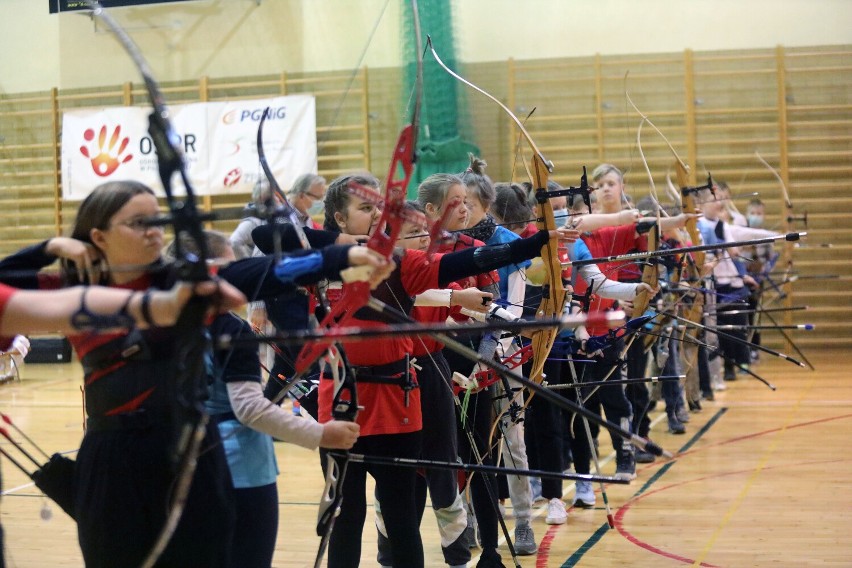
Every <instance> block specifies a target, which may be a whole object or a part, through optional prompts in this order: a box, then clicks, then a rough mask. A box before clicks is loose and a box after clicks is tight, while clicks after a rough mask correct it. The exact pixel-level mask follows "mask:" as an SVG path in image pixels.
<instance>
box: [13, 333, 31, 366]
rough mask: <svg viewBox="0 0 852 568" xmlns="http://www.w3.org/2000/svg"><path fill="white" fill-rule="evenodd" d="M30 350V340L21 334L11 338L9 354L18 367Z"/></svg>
mask: <svg viewBox="0 0 852 568" xmlns="http://www.w3.org/2000/svg"><path fill="white" fill-rule="evenodd" d="M29 352H30V340H29V339H27V338H26V337H25V336H23V335H17V336H15V339H13V340H12V347H11V348H9V354H10V355H11V356H12V359H14V360H15V364H16V365H17V366H18V367H20V366H21V365H23V363H24V357H26V356H27V354H28V353H29Z"/></svg>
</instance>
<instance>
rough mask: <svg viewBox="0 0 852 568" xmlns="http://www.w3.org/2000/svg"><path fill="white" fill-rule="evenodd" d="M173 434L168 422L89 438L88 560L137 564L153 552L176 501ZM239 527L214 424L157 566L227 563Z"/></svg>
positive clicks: (85, 455)
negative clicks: (178, 516)
mask: <svg viewBox="0 0 852 568" xmlns="http://www.w3.org/2000/svg"><path fill="white" fill-rule="evenodd" d="M171 439H172V438H171V432H170V430H169V428H167V427H165V426H163V425H154V426H149V427H147V428H139V429H133V430H115V431H105V432H92V431H89V432H88V433H87V434H86V436H85V437H84V438H83V444H82V445H81V447H80V452H79V453H78V454H77V467H76V470H75V474H74V480H75V488H76V496H75V515H76V518H77V531H78V538H79V541H80V549H81V550H82V552H83V559H84V560H85V563H86V566H87V567H88V568H111V567H114V568H125V567H127V566H139V565H140V564H142V562H143V561H144V559H145V558H146V556H147V555H148V552H149V551H150V550H151V548H152V547H153V545H154V542H155V540H156V538H157V536H158V535H159V533H160V530H161V529H162V527H163V524H164V523H165V520H166V515H167V513H168V511H169V510H170V508H171V505H172V493H173V489H174V486H173V481H174V470H173V468H172V466H171V456H169V450H168V448H169V446H170V442H171ZM205 449H206V450H207V451H205ZM233 530H234V494H233V484H232V482H231V474H230V472H229V470H228V464H227V462H226V461H225V454H224V452H223V450H222V444H221V440H220V438H219V430H218V428H217V427H216V425H214V424H209V425H208V427H207V435H206V437H205V439H204V441H203V442H202V452H201V455H200V457H199V458H198V466H197V468H196V470H195V476H194V477H193V481H192V486H191V488H190V491H189V497H188V499H187V502H186V507H185V509H184V512H183V515H181V518H180V522H179V523H178V526H177V530H175V533H174V535H173V536H172V538H171V540H170V541H169V544H168V546H167V547H166V549H165V551H163V554H162V555H161V556H160V559H159V561H158V562H157V563H156V566H158V567H162V568H165V567H174V568H182V567H186V566H209V567H226V566H228V564H229V560H230V544H231V537H232V534H233Z"/></svg>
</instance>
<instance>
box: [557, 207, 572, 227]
mask: <svg viewBox="0 0 852 568" xmlns="http://www.w3.org/2000/svg"><path fill="white" fill-rule="evenodd" d="M567 218H568V210H567V209H554V210H553V219H554V220H555V221H556V226H557V227H561V226H562V225H564V224H565V220H566V219H567Z"/></svg>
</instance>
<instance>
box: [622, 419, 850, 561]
mask: <svg viewBox="0 0 852 568" xmlns="http://www.w3.org/2000/svg"><path fill="white" fill-rule="evenodd" d="M850 417H852V413H850V414H842V415H840V416H830V417H828V418H820V419H818V420H809V421H807V422H800V423H798V424H793V425H791V426H786V427H779V428H771V429H769V430H763V431H761V432H753V433H751V434H745V435H743V436H737V437H735V438H730V439H728V440H723V441H721V442H716V443H714V444H708V445H706V446H704V447H701V448H696V449H694V450H689V451H686V452H683V453H682V454H678V455H677V456H675V459H680V458H681V457H685V456H687V455H689V454H693V453H695V452H700V451H702V450H706V449H707V448H712V447H716V446H723V445H726V444H733V443H735V442H742V441H744V440H749V439H752V438H757V437H759V436H764V435H766V434H771V433H773V432H779V431H781V430H792V429H794V428H802V427H804V426H813V425H814V424H821V423H823V422H831V421H834V420H842V419H844V418H850ZM840 461H849V458H844V459H836V460H826V461H818V462H801V463H798V464H785V465H780V466H773V467H765V468H763V469H764V470H767V469H777V468H780V467H793V466H795V465H808V464H812V463H814V464H818V463H835V462H840ZM665 463H670V462H663V463H658V464H657V463H655V464H650V465H648V466H647V467H645V468H642V471H645V470H647V469H651V468H654V467H660V466H662V465H665ZM751 471H753V470H752V469H747V470H742V471H734V472H729V473H723V474H717V475H711V476H705V477H701V478H698V479H693V480H689V481H683V482H680V483H675V484H671V485H666V486H664V487H660V488H658V489H654V490H653V491H646V492H644V493H642V494H641V495H637V496H635V497H633V498H631V499H630V500H629V501H627V502H626V503H625V504H624V505H622V506H621V507H619V508H618V511H617V513H616V515H615V528H616V530H618V532H619V534H621V536H623V537H624V538H626V539H627V540H628V541H630V542H631V543H633V544H635V545H636V546H638V547H640V548H644V549H645V550H648V551H650V552H653V553H654V554H659V555H660V556H664V557H666V558H671V559H673V560H677V561H679V562H683V563H685V564H692V563H694V562H695V561H694V560H692V559H689V558H686V557H684V556H680V555H678V554H674V553H672V552H667V551H665V550H662V549H660V548H657V547H655V546H653V545H651V544H649V543H647V542H644V541H642V540H640V539H638V538H637V537H635V536H634V535H633V534H632V533H630V532H629V531H627V529H625V528H624V526H623V524H622V521H623V519H624V515H625V514H626V513H627V511H628V510H630V507H632V506H633V504H634V503H636V502H637V501H639V500H640V499H643V498H644V497H646V496H648V495H653V494H655V493H659V492H660V491H664V490H666V489H671V488H673V487H678V486H680V485H685V484H687V483H693V482H695V481H704V480H707V479H716V478H719V477H724V476H728V475H737V474H741V473H744V472H751ZM701 565H702V566H708V567H709V566H714V565H712V564H707V563H704V562H702V563H701Z"/></svg>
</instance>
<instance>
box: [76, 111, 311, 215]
mask: <svg viewBox="0 0 852 568" xmlns="http://www.w3.org/2000/svg"><path fill="white" fill-rule="evenodd" d="M266 107H269V108H270V113H271V114H270V117H269V118H267V120H266V123H265V124H264V127H263V147H264V150H265V153H266V159H267V161H268V162H269V166H270V168H271V169H272V172H273V173H274V175H275V179H276V180H278V182H279V183H280V184H281V187H282V189H284V190H285V191H286V190H287V189H288V188H289V187H290V186H291V185H292V184H293V182H294V181H295V180H296V178H297V177H299V176H300V175H302V174H305V173H316V172H317V138H316V101H315V100H314V97H312V96H309V95H292V96H286V97H277V98H274V99H260V100H251V101H231V102H216V103H194V104H188V105H175V106H172V107H170V110H171V120H172V124H173V125H174V128H175V131H176V132H177V133H178V135H179V136H180V137H181V147H182V149H183V151H184V155H185V156H186V161H187V165H188V171H189V179H190V183H191V184H192V187H193V189H194V190H195V192H196V193H197V194H198V195H216V194H229V193H250V192H251V190H252V188H253V187H254V184H255V183H256V182H257V180H258V179H263V178H264V176H263V172H262V171H261V169H260V164H259V163H258V158H257V127H258V125H259V124H260V118H261V116H262V115H263V110H264V109H265V108H266ZM150 112H151V110H150V108H137V107H110V108H101V109H89V110H73V111H66V112H65V113H64V114H63V117H62V197H63V198H65V199H71V200H79V199H83V198H85V197H86V196H87V195H88V194H89V193H90V192H91V191H92V190H93V189H94V188H95V187H96V186H98V185H100V184H102V183H104V182H107V181H112V180H124V179H133V180H136V181H140V182H142V183H144V184H146V185H148V186H150V187H151V189H153V190H154V191H155V192H156V193H157V195H160V196H163V195H164V194H163V188H162V184H161V183H160V177H159V170H158V168H157V155H156V152H155V151H154V145H153V143H152V141H151V137H150V135H149V134H148V115H149V114H150ZM173 184H174V186H175V188H176V189H177V190H178V191H179V192H180V191H182V184H181V182H180V180H179V179H178V176H176V177H175V180H173Z"/></svg>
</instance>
